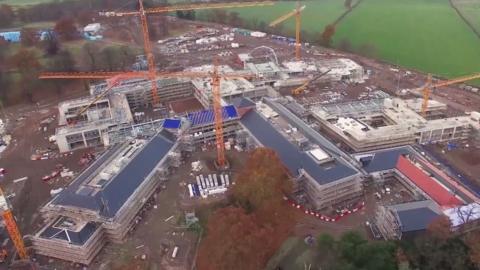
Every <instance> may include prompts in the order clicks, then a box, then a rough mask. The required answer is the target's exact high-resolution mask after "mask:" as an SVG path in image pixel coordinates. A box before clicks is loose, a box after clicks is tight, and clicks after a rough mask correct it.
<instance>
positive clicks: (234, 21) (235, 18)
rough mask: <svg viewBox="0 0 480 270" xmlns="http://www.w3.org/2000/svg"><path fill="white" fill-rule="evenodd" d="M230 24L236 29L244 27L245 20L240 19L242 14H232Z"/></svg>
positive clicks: (229, 18)
mask: <svg viewBox="0 0 480 270" xmlns="http://www.w3.org/2000/svg"><path fill="white" fill-rule="evenodd" d="M228 24H229V25H232V26H235V27H240V26H242V25H243V19H242V18H240V14H239V13H238V12H236V11H234V12H230V13H229V15H228Z"/></svg>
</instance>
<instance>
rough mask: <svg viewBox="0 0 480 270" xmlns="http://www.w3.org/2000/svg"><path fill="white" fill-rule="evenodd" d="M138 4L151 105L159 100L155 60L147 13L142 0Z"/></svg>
mask: <svg viewBox="0 0 480 270" xmlns="http://www.w3.org/2000/svg"><path fill="white" fill-rule="evenodd" d="M138 4H139V6H140V10H139V13H140V21H141V23H142V33H143V46H144V50H145V54H146V55H147V61H148V72H149V79H150V81H151V84H152V104H153V106H155V105H157V104H158V102H159V99H158V91H157V90H158V89H157V81H156V80H155V72H156V67H155V60H154V57H153V53H152V45H151V44H150V36H149V33H148V21H147V15H146V13H145V8H144V7H143V0H138Z"/></svg>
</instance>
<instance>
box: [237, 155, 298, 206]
mask: <svg viewBox="0 0 480 270" xmlns="http://www.w3.org/2000/svg"><path fill="white" fill-rule="evenodd" d="M245 168H246V169H244V170H242V172H241V173H240V174H239V175H238V177H237V178H236V184H235V186H234V187H233V189H232V190H233V194H232V195H233V198H234V199H235V201H236V202H237V203H238V204H240V205H241V206H242V207H244V208H245V209H247V210H248V211H253V210H256V209H260V208H261V207H262V206H264V205H266V204H267V203H272V202H275V203H283V197H284V196H285V194H290V193H291V191H292V182H291V181H289V177H288V174H287V171H286V168H285V167H284V165H283V164H282V162H281V161H280V159H279V158H278V155H277V154H276V153H275V151H273V150H271V149H267V148H257V149H255V150H254V151H253V152H252V153H251V154H250V156H249V158H248V161H247V163H246V165H245Z"/></svg>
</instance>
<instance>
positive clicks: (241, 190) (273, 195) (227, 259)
mask: <svg viewBox="0 0 480 270" xmlns="http://www.w3.org/2000/svg"><path fill="white" fill-rule="evenodd" d="M289 192H291V182H290V181H289V178H288V175H287V173H286V170H285V168H284V167H283V165H282V164H281V162H280V160H279V159H278V157H277V155H276V153H275V152H274V151H273V150H270V149H266V148H258V149H256V150H255V151H253V152H252V153H250V156H249V159H248V161H247V163H246V165H245V169H243V170H242V171H241V172H240V174H239V175H238V176H237V177H236V179H235V185H234V186H233V190H232V193H231V194H230V195H231V202H232V203H233V204H234V205H235V206H229V207H226V208H222V209H220V210H217V211H216V212H215V213H214V214H213V215H212V216H211V217H210V218H209V220H208V225H207V237H206V238H205V239H204V240H203V241H202V243H201V245H200V249H199V254H198V257H197V258H198V259H197V268H198V269H199V270H203V269H208V270H217V269H218V270H222V269H229V270H230V269H233V270H236V269H239V270H240V269H242V270H243V269H252V270H256V269H263V268H264V266H265V265H266V263H267V261H268V259H269V258H270V257H271V256H272V255H273V254H274V253H275V251H276V250H277V249H278V248H279V247H280V246H281V244H282V243H283V241H284V240H285V239H286V238H287V236H288V235H289V234H290V233H291V231H292V229H293V227H294V225H295V220H296V212H294V211H295V210H294V209H293V208H292V207H289V206H288V205H287V204H286V203H285V201H284V199H283V198H284V196H285V194H288V193H289Z"/></svg>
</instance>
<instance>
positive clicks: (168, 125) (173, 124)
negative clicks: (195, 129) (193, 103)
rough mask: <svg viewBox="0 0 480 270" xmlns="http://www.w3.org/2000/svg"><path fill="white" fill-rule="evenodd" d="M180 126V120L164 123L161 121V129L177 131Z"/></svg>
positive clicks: (169, 120) (168, 120)
mask: <svg viewBox="0 0 480 270" xmlns="http://www.w3.org/2000/svg"><path fill="white" fill-rule="evenodd" d="M181 125H182V121H181V120H180V119H165V121H163V125H162V127H164V128H171V129H178V128H180V126H181Z"/></svg>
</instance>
